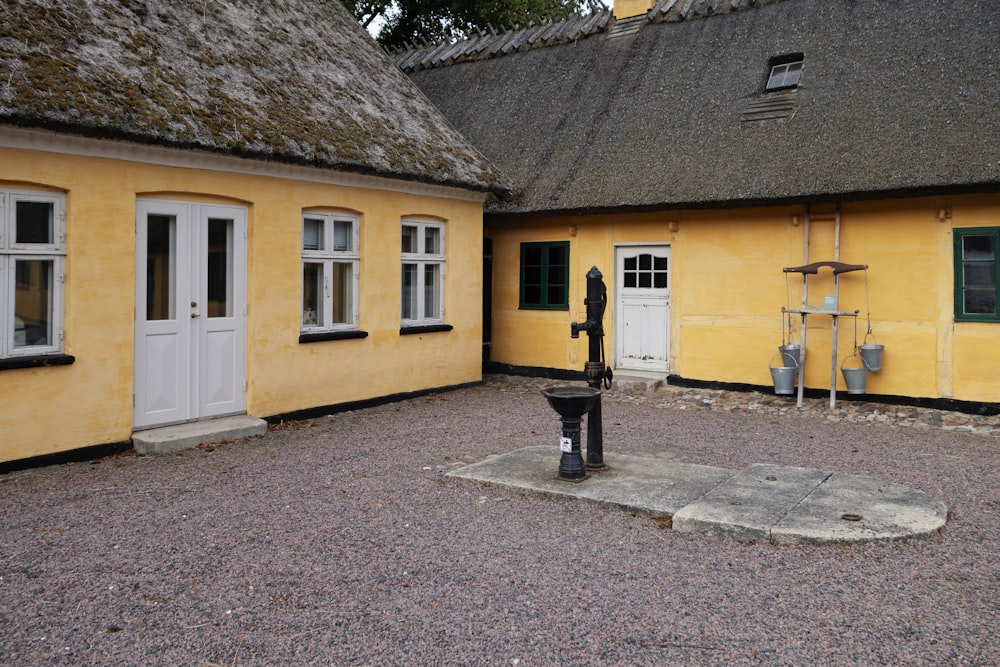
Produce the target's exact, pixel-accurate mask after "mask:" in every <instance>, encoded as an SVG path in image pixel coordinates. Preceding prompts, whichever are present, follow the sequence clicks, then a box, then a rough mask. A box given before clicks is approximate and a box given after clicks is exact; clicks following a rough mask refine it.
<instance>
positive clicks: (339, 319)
mask: <svg viewBox="0 0 1000 667" xmlns="http://www.w3.org/2000/svg"><path fill="white" fill-rule="evenodd" d="M332 278H333V289H332V290H331V291H332V293H333V306H332V312H331V313H330V314H331V316H332V318H333V319H332V322H331V323H332V324H353V323H354V322H353V320H354V313H353V293H354V265H353V264H351V263H349V262H347V263H338V264H334V265H333V276H332Z"/></svg>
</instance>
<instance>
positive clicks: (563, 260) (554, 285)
mask: <svg viewBox="0 0 1000 667" xmlns="http://www.w3.org/2000/svg"><path fill="white" fill-rule="evenodd" d="M520 307H521V308H524V309H538V310H569V241H553V242H549V243H522V244H521V295H520Z"/></svg>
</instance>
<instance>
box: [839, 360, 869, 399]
mask: <svg viewBox="0 0 1000 667" xmlns="http://www.w3.org/2000/svg"><path fill="white" fill-rule="evenodd" d="M847 359H859V360H860V361H861V368H847V367H845V366H844V364H846V363H847ZM840 372H841V373H843V374H844V384H846V385H847V393H848V394H863V393H865V391H866V390H867V388H868V367H867V366H865V360H864V359H861V357H857V356H854V355H852V356H850V357H847V358H846V359H844V361H843V363H841V364H840Z"/></svg>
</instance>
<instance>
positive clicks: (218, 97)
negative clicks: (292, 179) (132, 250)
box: [0, 0, 505, 191]
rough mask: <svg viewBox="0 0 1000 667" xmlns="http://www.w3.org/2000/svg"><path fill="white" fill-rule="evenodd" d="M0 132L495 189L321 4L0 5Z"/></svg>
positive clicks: (385, 65)
mask: <svg viewBox="0 0 1000 667" xmlns="http://www.w3.org/2000/svg"><path fill="white" fill-rule="evenodd" d="M0 123H5V124H13V125H20V126H25V127H35V128H50V129H55V130H60V131H66V132H71V133H76V134H83V135H89V136H96V137H105V138H116V139H126V140H132V141H140V142H146V143H151V144H160V145H166V146H173V147H180V148H200V149H206V150H209V151H215V152H221V153H226V154H231V155H236V156H241V157H249V158H258V159H266V160H275V161H281V162H288V163H295V164H305V165H313V166H318V167H323V168H330V169H335V170H342V171H351V172H359V173H366V174H373V175H378V176H386V177H390V178H402V179H407V180H417V181H423V182H429V183H435V184H442V185H454V186H458V187H461V188H466V189H473V190H479V191H502V190H503V189H504V187H505V182H504V177H503V176H502V175H501V174H500V173H499V172H498V171H496V169H494V168H493V167H492V166H491V165H490V164H489V162H488V161H487V160H486V159H485V158H484V157H483V156H482V154H480V153H479V152H478V151H476V149H475V148H473V147H472V146H471V145H470V144H469V143H468V142H467V141H466V140H465V139H464V138H463V137H462V136H461V135H460V134H459V133H458V132H456V131H455V130H454V128H452V127H451V126H450V125H449V124H448V122H447V121H446V120H445V119H444V118H443V117H442V116H441V115H440V114H439V113H438V112H437V111H436V110H435V109H434V107H433V105H431V104H430V103H429V102H428V101H427V99H426V98H425V97H424V96H423V95H422V94H421V93H420V92H419V90H417V89H416V88H415V87H414V86H413V85H412V83H411V82H410V81H408V80H407V79H406V77H405V76H404V75H403V74H402V73H401V72H400V71H399V70H398V69H397V68H396V67H394V66H393V64H392V62H391V61H390V60H389V59H388V58H387V57H386V55H385V53H384V52H382V50H381V49H379V48H378V47H377V46H376V45H375V44H374V42H373V41H372V40H371V39H370V38H369V37H368V35H367V34H366V33H365V32H364V31H363V30H362V29H361V28H360V27H359V26H358V25H357V23H356V22H355V21H354V20H353V18H352V17H351V15H350V14H349V13H348V12H347V11H346V10H345V9H344V8H343V6H342V5H341V3H340V2H338V1H337V0H282V1H281V2H273V1H272V0H242V1H240V2H205V1H204V0H170V1H169V2H168V1H162V0H7V2H5V3H3V4H2V5H0Z"/></svg>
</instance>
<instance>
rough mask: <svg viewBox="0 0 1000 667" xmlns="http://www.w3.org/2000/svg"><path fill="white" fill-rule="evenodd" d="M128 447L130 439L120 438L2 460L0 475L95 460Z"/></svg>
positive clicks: (130, 446) (120, 451)
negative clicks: (54, 451)
mask: <svg viewBox="0 0 1000 667" xmlns="http://www.w3.org/2000/svg"><path fill="white" fill-rule="evenodd" d="M130 449H132V441H131V440H122V441H121V442H110V443H107V444H104V445H92V446H90V447H81V448H80V449H70V450H68V451H65V452H56V453H55V454H43V455H42V456H32V457H31V458H27V459H18V460H16V461H3V462H0V475H6V474H7V473H10V472H14V471H17V470H27V469H28V468H43V467H45V466H51V465H60V464H63V463H79V462H81V461H92V462H96V461H97V459H102V458H104V457H106V456H114V455H115V454H121V453H122V452H127V451H128V450H130Z"/></svg>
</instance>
